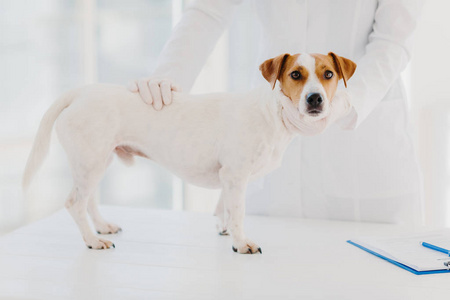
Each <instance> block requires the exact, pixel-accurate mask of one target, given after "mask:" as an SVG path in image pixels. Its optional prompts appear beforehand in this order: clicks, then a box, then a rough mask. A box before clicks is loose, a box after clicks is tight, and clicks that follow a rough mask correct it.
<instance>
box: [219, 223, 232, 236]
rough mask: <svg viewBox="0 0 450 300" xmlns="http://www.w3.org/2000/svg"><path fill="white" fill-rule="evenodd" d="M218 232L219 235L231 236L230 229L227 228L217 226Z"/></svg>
mask: <svg viewBox="0 0 450 300" xmlns="http://www.w3.org/2000/svg"><path fill="white" fill-rule="evenodd" d="M216 228H217V232H219V235H229V233H228V229H227V228H226V227H223V226H221V225H219V224H217V225H216Z"/></svg>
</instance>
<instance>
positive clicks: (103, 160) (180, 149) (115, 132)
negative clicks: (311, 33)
mask: <svg viewBox="0 0 450 300" xmlns="http://www.w3.org/2000/svg"><path fill="white" fill-rule="evenodd" d="M301 63H302V65H304V66H307V67H308V68H311V67H312V66H314V62H313V61H311V57H309V56H304V58H303V60H301ZM311 74H314V76H315V72H313V71H311ZM317 83H318V80H317V77H316V79H314V77H313V76H311V78H310V79H309V80H308V83H307V89H306V91H305V92H304V93H307V92H308V91H309V92H311V91H322V90H321V89H320V87H317ZM173 95H174V98H173V103H172V104H171V105H168V106H165V107H164V108H163V109H162V110H161V111H156V110H154V109H153V107H152V106H150V105H147V104H145V103H144V102H143V101H142V100H141V98H140V96H139V95H138V94H137V93H132V92H130V91H128V90H127V89H126V88H125V87H121V86H116V85H107V84H96V85H91V86H86V87H83V88H80V89H78V90H74V91H72V92H69V93H68V94H66V95H65V96H63V97H62V98H61V99H60V100H58V101H56V102H55V104H53V105H52V107H50V109H49V110H48V112H47V113H46V115H45V116H44V118H43V120H42V122H41V125H40V127H39V130H38V133H37V136H36V140H35V144H34V146H33V150H32V152H31V154H30V157H29V160H28V162H27V167H26V171H25V174H24V185H25V186H26V185H27V184H28V183H29V182H30V180H31V178H32V176H33V174H34V172H35V171H36V169H37V168H38V167H39V165H40V164H41V162H42V160H43V159H44V157H45V154H46V152H47V149H48V144H49V141H50V135H51V130H52V127H53V123H54V122H55V121H56V131H57V134H58V138H59V141H60V143H61V144H62V146H63V148H64V149H65V151H66V153H67V157H68V160H69V163H70V165H71V170H72V175H73V180H74V186H73V189H72V191H71V193H70V194H69V198H68V199H67V201H66V208H67V209H68V211H69V212H70V214H71V215H72V217H73V218H74V220H75V222H76V223H77V225H78V227H79V229H80V231H81V234H82V236H83V239H84V241H85V243H86V245H87V246H88V247H91V248H95V249H106V248H110V247H112V246H114V244H112V243H111V242H110V241H108V240H104V239H100V238H98V237H97V236H96V235H95V234H94V233H93V232H92V230H91V229H90V227H89V223H88V220H87V213H89V215H90V216H91V218H92V220H93V223H94V226H95V228H96V230H97V232H99V233H116V232H118V231H120V228H119V227H118V226H117V225H114V224H111V223H108V222H106V221H105V220H104V219H103V218H102V217H101V215H100V214H99V212H98V208H97V205H96V203H95V200H94V199H93V198H94V194H95V191H96V188H97V185H98V183H99V182H100V180H101V179H102V177H103V174H104V172H105V170H106V168H107V167H108V165H109V163H110V162H111V158H112V155H113V154H114V152H116V153H117V154H118V155H119V157H120V158H121V159H123V160H124V161H125V162H128V163H129V162H130V161H131V160H132V155H133V154H140V155H144V156H146V157H148V158H149V159H151V160H153V161H155V162H157V163H159V164H161V165H163V166H165V167H166V168H168V169H169V170H171V171H172V172H173V173H174V174H176V175H178V176H179V177H181V178H183V179H184V180H186V181H187V182H190V183H192V184H196V185H199V186H203V187H208V188H222V193H221V197H220V201H219V204H218V206H217V209H216V215H217V216H218V217H219V230H220V233H222V234H223V233H227V232H228V231H229V232H230V233H231V235H232V237H233V247H235V248H236V249H237V251H238V252H239V253H256V252H258V250H260V248H259V247H258V245H256V244H255V243H253V242H252V241H251V240H249V239H248V238H247V237H246V235H245V233H244V229H243V223H244V214H245V192H246V187H247V184H248V182H249V181H251V180H253V179H255V178H257V177H261V176H263V175H265V174H267V173H269V172H270V171H272V170H273V169H275V168H277V167H278V166H279V165H280V164H281V159H282V156H283V153H284V151H285V149H286V147H287V146H288V144H289V143H290V141H291V140H292V138H293V136H294V135H295V134H296V133H298V132H297V131H295V130H293V129H292V126H294V127H295V126H296V122H293V123H292V124H290V126H288V127H289V128H290V129H287V127H286V126H287V125H286V124H285V122H289V120H290V119H292V116H291V118H286V117H283V112H282V110H283V109H286V108H284V107H282V103H283V101H285V100H286V99H284V98H286V96H284V95H283V93H281V91H280V90H279V89H276V90H274V91H272V90H271V89H270V88H269V87H262V88H260V89H257V90H253V91H251V92H248V93H241V94H230V93H222V94H207V95H188V94H183V93H174V94H173ZM323 95H325V94H324V93H323ZM302 97H303V96H302ZM294 117H295V116H294ZM316 123H317V122H316ZM319 125H320V124H319ZM312 126H316V125H312ZM297 127H298V126H297ZM297 129H299V130H300V132H301V128H297ZM117 149H122V150H121V151H118V150H117ZM130 152H131V153H130Z"/></svg>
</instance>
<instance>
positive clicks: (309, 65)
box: [297, 54, 330, 122]
mask: <svg viewBox="0 0 450 300" xmlns="http://www.w3.org/2000/svg"><path fill="white" fill-rule="evenodd" d="M297 63H298V64H299V66H303V67H304V68H306V69H307V70H308V72H309V76H308V79H307V81H306V83H305V85H304V87H303V91H302V93H301V95H300V99H299V102H298V110H299V112H300V113H301V114H302V115H304V116H305V120H309V121H311V122H313V121H317V120H320V119H323V118H325V117H326V116H328V114H329V109H330V101H329V99H328V97H327V93H326V92H325V89H324V88H323V85H322V84H321V83H320V80H319V78H317V74H316V59H315V58H314V57H313V56H311V55H309V54H301V55H300V56H299V57H298V59H297ZM311 93H319V94H321V96H322V100H323V102H322V112H321V113H320V114H318V115H315V116H311V115H310V114H308V113H307V103H306V98H307V96H308V94H311Z"/></svg>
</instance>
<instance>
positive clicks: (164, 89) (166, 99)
mask: <svg viewBox="0 0 450 300" xmlns="http://www.w3.org/2000/svg"><path fill="white" fill-rule="evenodd" d="M159 86H160V88H161V96H162V101H163V103H164V105H169V104H170V103H172V84H171V83H170V82H169V81H162V82H161V83H160V85H159Z"/></svg>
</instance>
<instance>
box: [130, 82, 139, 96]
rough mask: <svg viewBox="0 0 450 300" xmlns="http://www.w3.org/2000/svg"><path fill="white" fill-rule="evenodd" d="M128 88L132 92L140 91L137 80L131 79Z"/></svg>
mask: <svg viewBox="0 0 450 300" xmlns="http://www.w3.org/2000/svg"><path fill="white" fill-rule="evenodd" d="M127 89H128V90H129V91H130V92H133V93H136V92H138V91H139V88H138V86H137V83H136V81H131V82H129V83H128V84H127Z"/></svg>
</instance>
